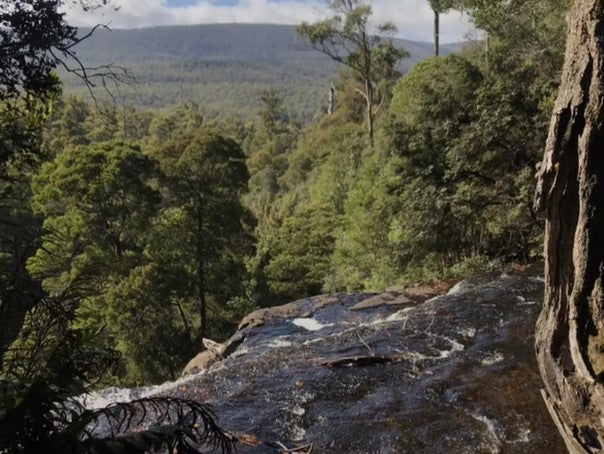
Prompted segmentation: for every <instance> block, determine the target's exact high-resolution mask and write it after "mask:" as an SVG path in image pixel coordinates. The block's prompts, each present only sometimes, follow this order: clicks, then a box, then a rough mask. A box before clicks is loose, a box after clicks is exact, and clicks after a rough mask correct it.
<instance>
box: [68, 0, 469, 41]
mask: <svg viewBox="0 0 604 454" xmlns="http://www.w3.org/2000/svg"><path fill="white" fill-rule="evenodd" d="M372 3H373V8H374V13H375V17H376V19H377V20H379V21H390V22H394V23H395V24H396V25H397V26H398V28H399V33H398V34H399V35H400V36H401V37H404V38H408V39H415V40H422V41H430V40H432V27H433V14H432V11H431V9H430V7H429V6H428V2H427V0H373V2H372ZM114 4H116V5H118V6H119V10H118V11H113V10H111V9H108V8H105V9H102V10H97V11H95V12H94V13H86V12H83V11H81V10H79V9H76V8H70V9H69V11H68V20H69V21H70V22H71V23H72V24H74V25H78V26H92V25H95V24H97V23H110V25H111V26H112V27H113V28H138V27H149V26H154V25H177V24H183V25H191V24H202V23H206V24H207V23H271V24H298V23H300V22H301V21H303V20H308V21H313V20H316V19H318V18H320V17H323V16H324V15H325V14H326V11H327V10H326V6H325V5H326V2H325V1H324V0H307V1H300V0H297V1H296V0H280V1H279V2H275V1H272V0H239V2H238V3H237V4H236V5H231V6H220V5H217V4H216V3H214V2H213V1H210V0H199V1H197V2H196V3H195V4H194V5H191V6H187V7H180V8H173V7H172V8H171V7H168V6H166V5H165V2H164V0H114ZM441 29H442V31H441V34H442V41H443V42H454V41H461V40H463V38H464V35H465V34H466V33H467V32H468V31H470V30H471V29H472V27H471V25H470V24H469V23H468V21H467V20H466V19H465V18H464V17H463V16H462V15H461V14H460V13H457V12H452V13H449V14H447V15H444V16H443V17H442V18H441Z"/></svg>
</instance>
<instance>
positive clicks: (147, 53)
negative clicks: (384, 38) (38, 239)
mask: <svg viewBox="0 0 604 454" xmlns="http://www.w3.org/2000/svg"><path fill="white" fill-rule="evenodd" d="M88 32H89V30H81V31H80V33H81V34H85V33H88ZM395 45H396V46H398V47H404V48H405V49H406V50H407V51H408V52H409V53H410V54H411V56H410V57H409V58H408V59H405V60H403V62H402V63H401V67H400V69H401V71H402V72H407V71H408V70H409V69H410V68H411V67H412V66H414V65H415V64H416V63H417V62H419V61H421V60H424V59H425V58H427V57H428V56H430V55H432V53H433V45H432V44H431V43H426V42H417V41H409V40H400V39H397V40H395ZM461 47H462V44H452V45H445V46H443V52H444V53H445V54H447V53H450V52H453V51H457V50H459V49H461ZM77 53H78V55H79V56H80V57H81V59H82V61H83V62H85V63H86V64H89V65H91V66H94V65H96V64H106V63H108V62H110V63H113V64H116V65H120V66H124V67H126V68H129V69H131V70H132V72H133V73H134V75H135V76H136V78H137V80H138V82H139V83H138V84H137V86H136V87H127V86H122V87H121V88H120V92H121V95H122V96H124V97H125V99H126V100H127V101H128V102H130V103H133V104H135V105H138V106H141V107H164V106H169V105H173V104H177V103H179V102H183V101H193V102H198V103H199V104H200V105H202V106H203V107H204V110H206V111H211V112H216V113H220V114H221V115H224V114H237V115H241V114H243V115H252V114H255V113H256V112H257V110H258V108H259V107H260V103H259V94H260V92H261V91H262V90H264V89H266V88H269V87H272V88H275V89H276V90H277V91H279V92H280V94H281V95H282V96H283V97H284V98H285V100H286V105H287V110H288V112H290V114H291V115H292V119H295V120H301V121H307V120H310V119H311V118H312V117H313V116H314V115H315V114H316V113H317V112H318V110H319V109H320V108H321V106H322V105H323V104H325V103H326V102H327V96H328V92H329V90H328V88H329V83H330V80H333V79H334V76H335V75H336V72H337V66H336V64H335V63H334V62H332V61H331V60H330V59H329V58H328V57H326V56H324V55H322V54H320V53H318V52H316V51H313V50H311V49H309V48H308V47H307V46H305V45H304V44H303V43H302V41H301V40H299V39H297V38H296V37H295V33H294V27H291V26H287V25H258V24H206V25H194V26H172V27H154V28H143V29H134V30H113V31H108V30H105V29H99V30H97V31H96V32H95V33H94V34H93V36H91V37H90V38H89V39H87V40H85V41H84V42H83V43H81V44H80V45H79V46H78V47H77ZM61 77H62V79H63V81H64V85H65V91H66V92H67V93H78V94H84V93H85V92H86V88H85V87H84V85H83V83H82V82H81V81H80V80H78V79H77V78H75V77H73V76H72V75H67V74H64V73H62V74H61Z"/></svg>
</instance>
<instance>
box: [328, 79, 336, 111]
mask: <svg viewBox="0 0 604 454" xmlns="http://www.w3.org/2000/svg"><path fill="white" fill-rule="evenodd" d="M335 92H336V87H334V86H333V84H331V85H330V86H329V101H328V103H327V115H333V106H334V103H335Z"/></svg>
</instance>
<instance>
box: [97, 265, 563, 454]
mask: <svg viewBox="0 0 604 454" xmlns="http://www.w3.org/2000/svg"><path fill="white" fill-rule="evenodd" d="M542 287H543V283H542V281H541V280H539V279H537V278H533V277H530V276H520V275H501V276H497V275H492V276H486V277H481V278H476V279H472V280H470V281H465V282H463V283H460V284H458V285H456V286H455V287H454V288H453V289H452V290H451V291H450V292H449V294H447V295H443V296H440V297H437V298H433V299H432V300H429V301H426V302H423V303H420V304H415V303H414V304H408V305H406V306H403V307H401V306H391V305H383V306H378V307H372V308H368V309H364V310H351V308H352V307H353V306H354V305H356V304H357V303H359V302H361V301H363V300H365V299H367V298H369V297H371V296H372V295H368V294H358V295H338V297H337V298H334V299H333V301H331V302H330V303H329V304H326V303H325V301H324V300H321V299H318V298H317V299H315V298H309V299H306V300H302V301H300V302H298V303H297V305H298V307H299V308H300V313H299V314H298V316H293V317H291V318H280V317H277V318H272V319H271V318H269V319H267V320H266V321H265V323H264V324H260V325H258V326H254V324H252V325H250V326H247V327H246V328H244V329H243V330H241V331H240V332H239V333H237V334H236V336H235V337H236V338H237V339H238V342H240V341H241V339H243V342H241V343H240V344H238V346H237V348H236V349H235V351H234V352H233V353H231V354H230V356H229V357H227V358H226V359H224V360H222V361H220V362H219V363H216V364H214V365H213V366H212V367H211V368H210V369H209V370H208V371H205V372H202V373H200V374H198V375H194V376H190V377H185V378H183V379H181V380H179V381H177V382H175V383H167V384H164V385H161V386H159V387H151V388H140V389H135V390H115V389H113V390H106V391H104V392H101V393H99V394H97V395H95V396H90V398H89V405H91V406H103V405H105V404H107V403H109V402H112V401H116V400H121V401H124V400H130V399H134V398H138V397H146V396H152V395H158V394H159V395H171V396H178V397H186V398H192V399H197V400H200V401H203V402H209V403H211V404H212V406H213V407H214V409H215V410H216V412H217V414H218V415H219V416H220V419H221V425H222V426H223V427H225V428H227V429H229V430H232V431H236V432H241V433H246V434H252V435H254V436H256V437H257V438H259V439H260V440H262V441H264V442H266V443H265V444H262V445H260V446H258V447H253V448H252V447H246V446H240V447H238V449H239V452H241V453H246V452H249V453H252V452H254V453H256V452H267V453H268V452H277V451H278V450H277V449H276V445H275V442H280V443H283V444H284V445H286V446H289V447H293V446H299V445H304V444H311V443H312V444H313V445H314V450H313V452H314V453H321V452H325V453H328V452H338V453H424V452H425V453H497V452H501V453H522V454H525V453H526V452H531V453H535V454H540V453H544V454H545V453H548V454H550V453H552V454H556V453H563V452H565V451H564V449H563V445H562V444H561V441H560V440H559V438H558V436H557V432H556V430H555V427H554V426H553V424H552V423H551V421H550V419H549V416H548V414H547V411H546V409H545V407H544V405H543V403H542V401H541V397H540V394H539V389H540V386H541V382H540V379H539V376H538V373H537V366H536V363H535V360H534V356H533V331H534V323H535V320H536V318H537V315H538V312H539V310H540V303H539V302H540V301H541V300H542V292H543V290H542Z"/></svg>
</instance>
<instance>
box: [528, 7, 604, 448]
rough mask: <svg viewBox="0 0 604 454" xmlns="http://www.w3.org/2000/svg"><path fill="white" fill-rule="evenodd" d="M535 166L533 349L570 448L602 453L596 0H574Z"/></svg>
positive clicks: (602, 218)
mask: <svg viewBox="0 0 604 454" xmlns="http://www.w3.org/2000/svg"><path fill="white" fill-rule="evenodd" d="M568 25H569V33H568V42H567V49H566V60H565V64H564V69H563V74H562V82H561V87H560V92H559V95H558V100H557V102H556V107H555V111H554V114H553V117H552V123H551V126H550V131H549V138H548V141H547V145H546V150H545V156H544V160H543V162H542V164H541V168H540V173H539V183H538V188H537V196H536V204H537V207H538V208H539V209H545V210H546V213H547V224H546V240H545V257H546V270H545V272H546V275H545V279H546V282H545V283H546V294H545V303H544V308H543V312H542V314H541V317H540V319H539V321H538V323H537V337H536V349H537V356H538V361H539V367H540V371H541V375H542V377H543V381H544V383H545V389H544V390H543V396H544V399H545V401H546V404H547V407H548V409H549V410H550V413H551V415H552V417H553V419H554V421H555V422H556V424H557V426H558V429H559V430H560V432H561V434H562V436H563V438H564V440H565V442H566V445H567V448H568V450H569V452H571V453H582V454H583V453H596V452H603V450H604V386H603V380H604V317H603V316H604V312H603V306H604V305H603V301H604V288H603V274H604V186H603V185H604V73H603V70H604V68H603V65H604V2H602V0H575V4H574V6H573V9H572V11H571V13H570V15H569V23H568Z"/></svg>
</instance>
